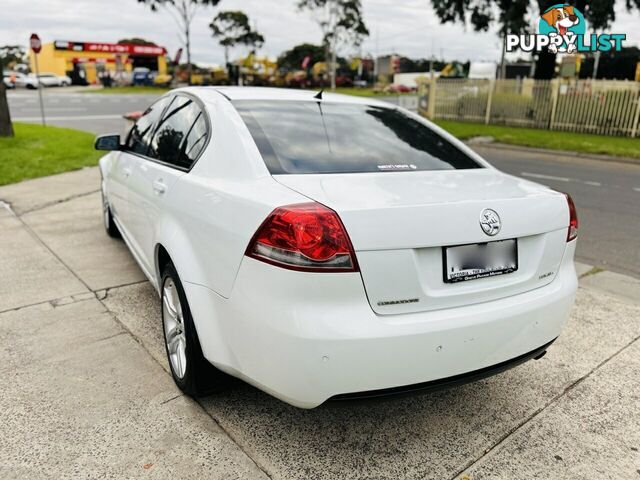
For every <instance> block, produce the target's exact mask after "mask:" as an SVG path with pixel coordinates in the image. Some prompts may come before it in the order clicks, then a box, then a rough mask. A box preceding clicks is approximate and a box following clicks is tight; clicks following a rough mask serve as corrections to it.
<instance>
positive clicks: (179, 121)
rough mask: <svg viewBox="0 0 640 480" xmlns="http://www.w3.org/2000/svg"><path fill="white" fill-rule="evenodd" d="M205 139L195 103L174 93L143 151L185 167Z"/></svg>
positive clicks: (193, 157) (190, 163) (198, 150)
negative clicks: (145, 150)
mask: <svg viewBox="0 0 640 480" xmlns="http://www.w3.org/2000/svg"><path fill="white" fill-rule="evenodd" d="M206 139H207V125H206V121H205V119H204V114H203V113H202V111H201V109H200V107H199V106H198V104H197V103H196V102H195V101H194V100H193V99H191V98H189V97H184V96H177V97H176V98H175V100H174V101H173V102H172V103H171V105H170V106H169V108H168V109H167V110H166V111H165V114H164V116H163V117H162V120H160V122H159V123H158V127H157V129H156V132H155V134H154V135H153V139H152V140H151V145H150V147H149V151H148V153H147V155H148V156H149V157H151V158H155V159H157V160H160V161H162V162H165V163H169V164H171V165H175V166H176V167H179V168H185V169H189V168H191V166H192V165H193V162H194V161H195V160H196V158H197V157H198V154H199V153H200V152H201V151H202V148H203V147H204V144H205V143H206Z"/></svg>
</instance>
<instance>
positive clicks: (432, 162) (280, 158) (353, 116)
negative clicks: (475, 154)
mask: <svg viewBox="0 0 640 480" xmlns="http://www.w3.org/2000/svg"><path fill="white" fill-rule="evenodd" d="M233 104H234V106H235V108H236V109H237V110H238V112H239V113H240V115H241V116H242V119H243V120H244V122H245V124H246V125H247V127H248V128H249V131H250V132H251V135H252V136H253V139H254V140H255V142H256V144H257V146H258V149H259V150H260V153H261V154H262V157H263V158H264V160H265V162H266V164H267V167H268V168H269V171H270V172H271V173H272V174H274V175H275V174H285V173H290V174H304V173H360V172H389V171H412V170H415V171H421V170H447V169H466V168H481V167H482V166H481V165H480V164H478V163H477V162H476V161H475V160H473V159H472V158H471V157H469V156H468V155H467V154H465V153H464V152H462V151H461V150H459V149H458V148H457V147H455V146H454V145H452V144H451V143H450V142H449V141H447V140H446V139H444V138H443V137H441V136H440V135H439V134H437V133H436V132H434V131H433V130H431V129H430V128H429V127H427V126H425V125H424V124H422V123H421V122H419V121H417V120H415V119H413V118H411V117H410V116H408V115H406V114H404V113H402V112H401V111H399V110H396V109H393V108H383V107H374V106H369V105H355V104H345V103H330V102H306V101H304V102H300V101H268V100H264V101H258V100H238V101H234V102H233Z"/></svg>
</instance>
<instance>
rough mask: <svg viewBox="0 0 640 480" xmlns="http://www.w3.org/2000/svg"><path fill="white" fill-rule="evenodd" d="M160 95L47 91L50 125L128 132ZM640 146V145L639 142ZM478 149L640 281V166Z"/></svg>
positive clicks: (591, 253)
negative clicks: (542, 191)
mask: <svg viewBox="0 0 640 480" xmlns="http://www.w3.org/2000/svg"><path fill="white" fill-rule="evenodd" d="M153 99H154V95H145V94H140V95H116V94H91V93H81V92H77V91H69V90H63V89H48V90H45V92H44V101H45V109H46V113H47V118H48V122H49V123H50V124H53V125H59V126H65V127H71V128H77V129H82V130H88V131H91V132H94V133H110V132H123V130H124V128H125V121H124V120H123V119H122V114H123V113H125V112H130V111H135V110H144V108H145V107H146V106H148V105H149V103H151V101H153ZM9 105H10V109H11V114H12V116H13V119H14V120H15V121H24V122H39V121H40V108H39V104H38V97H37V93H36V92H31V91H25V90H17V91H11V92H9ZM639 142H640V141H639ZM474 148H475V149H476V150H477V151H478V152H479V153H480V154H481V155H482V156H484V157H485V158H486V159H487V160H489V161H490V162H491V163H492V164H493V165H495V166H496V167H498V168H500V169H501V170H503V171H505V172H508V173H511V174H513V175H517V176H520V177H524V178H527V179H529V180H533V181H536V182H539V183H543V184H545V185H549V186H550V187H552V188H554V189H557V190H561V191H563V192H567V193H569V194H571V196H572V197H573V199H574V201H575V203H576V206H577V208H578V216H579V220H580V234H579V242H578V251H577V258H578V260H580V261H582V262H585V263H588V264H591V265H596V266H600V267H602V268H605V269H607V270H612V271H615V272H619V273H624V274H627V275H631V276H634V277H636V278H640V165H631V164H624V163H617V162H610V161H602V160H592V159H584V158H575V157H570V156H562V155H558V154H542V153H531V152H523V151H518V150H502V149H496V148H490V147H487V146H474Z"/></svg>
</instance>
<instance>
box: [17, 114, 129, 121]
mask: <svg viewBox="0 0 640 480" xmlns="http://www.w3.org/2000/svg"><path fill="white" fill-rule="evenodd" d="M116 119H122V115H78V116H73V117H47V120H51V121H55V122H59V121H73V120H116ZM13 120H15V121H16V122H39V121H40V120H41V118H40V117H15V118H14V119H13Z"/></svg>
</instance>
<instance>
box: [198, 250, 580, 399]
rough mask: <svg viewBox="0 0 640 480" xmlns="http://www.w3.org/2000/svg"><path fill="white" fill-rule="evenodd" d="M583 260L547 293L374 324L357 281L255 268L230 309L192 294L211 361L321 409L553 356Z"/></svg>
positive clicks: (253, 263)
mask: <svg viewBox="0 0 640 480" xmlns="http://www.w3.org/2000/svg"><path fill="white" fill-rule="evenodd" d="M574 248H575V242H572V243H571V244H569V245H568V247H567V251H566V252H565V258H564V260H563V262H562V264H561V267H560V270H559V272H558V274H557V275H556V278H555V279H554V281H553V282H551V283H550V284H548V285H546V286H544V287H541V288H538V289H535V290H532V291H529V292H526V293H522V294H519V295H514V296H510V297H506V298H502V299H499V300H493V301H490V302H484V303H477V304H474V305H468V306H464V307H457V308H451V309H442V310H436V311H430V312H423V313H412V314H402V315H376V314H375V313H374V312H373V310H372V309H371V307H370V305H369V303H368V301H367V298H366V294H365V291H364V287H363V284H362V279H361V278H360V275H359V274H358V273H336V274H329V273H328V274H314V273H301V272H293V271H289V270H284V269H280V268H277V267H273V266H271V265H268V264H266V263H263V262H260V261H257V260H254V259H251V258H245V259H244V260H243V263H242V266H241V268H240V270H239V272H238V276H237V279H236V283H235V286H234V290H233V292H232V295H231V297H230V298H229V299H225V298H223V297H220V296H219V295H217V294H215V293H214V292H213V291H211V290H209V289H208V288H206V287H202V286H199V285H195V284H189V283H186V284H185V289H186V292H187V297H188V298H189V303H190V306H191V310H192V313H193V316H194V319H195V322H196V327H197V329H198V335H199V338H200V342H201V344H202V348H203V352H204V354H205V356H206V357H207V359H209V360H210V361H211V362H212V363H213V364H214V365H216V366H217V367H218V368H220V369H222V370H224V371H226V372H228V373H230V374H232V375H235V376H238V377H240V378H242V379H244V380H246V381H247V382H249V383H251V384H253V385H255V386H256V387H258V388H260V389H262V390H264V391H266V392H268V393H270V394H272V395H273V396H275V397H277V398H280V399H281V400H283V401H285V402H287V403H290V404H292V405H295V406H298V407H302V408H313V407H316V406H318V405H320V404H321V403H323V402H325V401H326V400H328V399H330V398H332V397H337V398H344V397H348V396H350V395H351V396H353V394H354V393H358V392H375V391H380V390H382V391H384V390H389V389H400V388H405V389H406V387H407V386H415V385H416V384H426V383H427V382H434V381H438V380H441V379H451V378H452V377H453V378H455V377H457V376H462V375H465V374H469V375H473V373H474V372H478V371H483V370H485V369H491V368H492V367H495V368H498V367H500V365H503V364H507V363H508V362H510V361H512V360H514V361H515V360H517V359H518V358H521V357H523V356H526V355H527V354H528V353H531V352H536V351H538V350H539V349H541V348H543V347H546V345H547V344H549V343H550V342H552V341H553V340H554V339H555V338H556V337H557V336H558V335H559V334H560V331H561V329H562V327H563V326H564V324H565V322H566V320H567V318H568V315H569V311H570V309H571V307H572V305H573V301H574V296H575V292H576V289H577V278H576V273H575V269H574V266H573V251H574ZM487 371H488V370H487Z"/></svg>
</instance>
